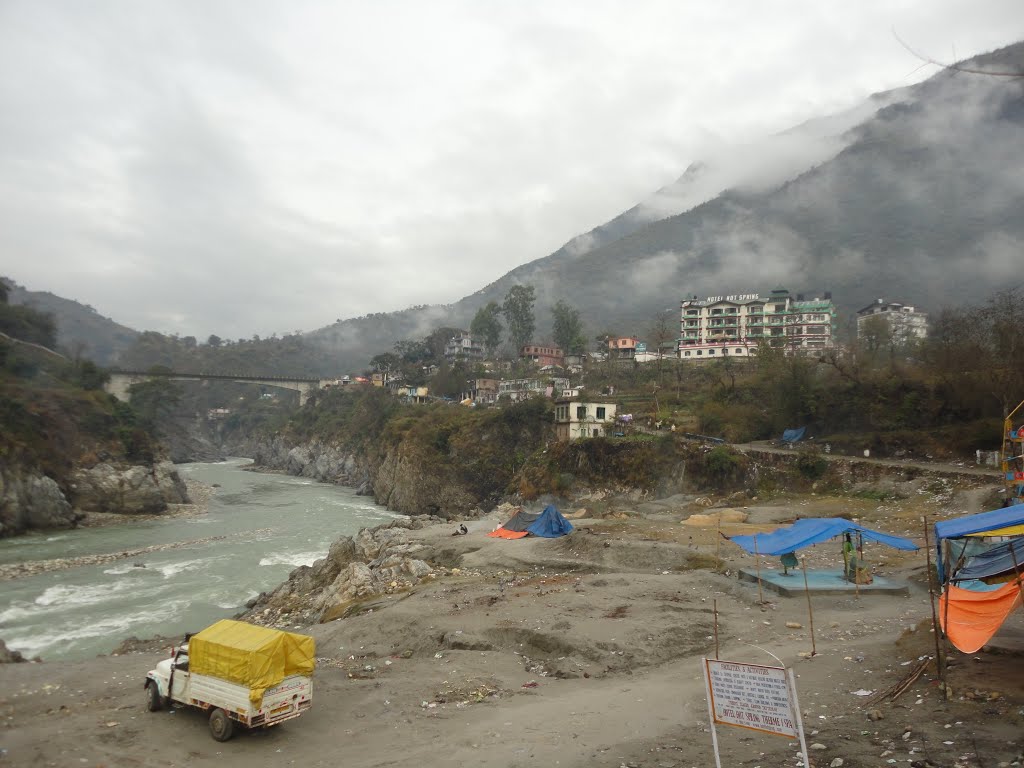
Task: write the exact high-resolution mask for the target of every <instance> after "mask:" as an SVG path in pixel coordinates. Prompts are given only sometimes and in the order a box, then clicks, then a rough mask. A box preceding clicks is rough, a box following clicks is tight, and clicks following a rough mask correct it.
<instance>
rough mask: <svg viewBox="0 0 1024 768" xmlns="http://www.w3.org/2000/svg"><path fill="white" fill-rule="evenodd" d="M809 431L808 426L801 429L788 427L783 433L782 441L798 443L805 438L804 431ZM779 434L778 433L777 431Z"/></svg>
mask: <svg viewBox="0 0 1024 768" xmlns="http://www.w3.org/2000/svg"><path fill="white" fill-rule="evenodd" d="M806 431H807V427H800V428H799V429H787V430H785V431H783V433H782V442H784V443H796V442H798V441H800V440H802V439H803V437H804V432H806ZM776 434H778V433H776Z"/></svg>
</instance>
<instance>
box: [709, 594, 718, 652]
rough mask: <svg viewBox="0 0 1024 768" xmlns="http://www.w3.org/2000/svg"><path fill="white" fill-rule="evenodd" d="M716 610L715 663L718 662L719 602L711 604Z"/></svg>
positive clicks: (714, 601)
mask: <svg viewBox="0 0 1024 768" xmlns="http://www.w3.org/2000/svg"><path fill="white" fill-rule="evenodd" d="M711 604H712V605H713V606H714V609H715V661H718V600H713V601H712V603H711Z"/></svg>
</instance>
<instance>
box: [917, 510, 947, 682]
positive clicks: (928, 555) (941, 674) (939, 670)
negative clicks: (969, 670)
mask: <svg viewBox="0 0 1024 768" xmlns="http://www.w3.org/2000/svg"><path fill="white" fill-rule="evenodd" d="M921 519H922V520H923V521H924V551H925V559H926V560H927V563H928V602H929V603H931V606H932V633H933V634H934V635H935V672H936V674H937V675H938V678H939V682H940V683H942V700H943V701H946V700H947V699H948V694H947V693H946V691H947V688H946V670H945V665H944V664H943V663H942V653H941V652H940V649H939V618H938V616H937V615H936V613H935V588H934V586H933V584H934V581H933V579H936V578H937V576H936V574H935V573H933V572H932V547H931V544H930V543H929V542H928V515H925V516H924V517H923V518H921Z"/></svg>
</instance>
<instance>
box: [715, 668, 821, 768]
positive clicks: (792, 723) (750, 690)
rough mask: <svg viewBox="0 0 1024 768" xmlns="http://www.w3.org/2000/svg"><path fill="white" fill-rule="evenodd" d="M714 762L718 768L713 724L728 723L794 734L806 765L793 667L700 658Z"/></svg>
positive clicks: (716, 738) (776, 733) (718, 759)
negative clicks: (705, 687) (798, 741)
mask: <svg viewBox="0 0 1024 768" xmlns="http://www.w3.org/2000/svg"><path fill="white" fill-rule="evenodd" d="M704 681H705V683H706V685H707V693H708V712H709V713H710V715H711V740H712V743H713V744H714V748H715V764H716V765H717V766H718V768H721V766H722V763H721V760H720V758H719V755H718V733H717V731H716V729H715V726H716V725H732V726H735V727H738V728H747V729H749V730H752V731H760V732H762V733H769V734H773V735H776V736H785V737H787V738H794V737H798V738H799V739H800V749H801V750H802V751H803V757H804V765H805V766H809V765H810V761H809V757H808V754H807V742H806V741H805V740H804V729H803V722H802V719H801V717H800V705H799V702H798V701H797V697H796V683H795V681H794V679H793V671H792V670H786V669H785V668H784V667H766V666H762V665H760V664H746V663H743V662H735V661H719V660H716V659H704Z"/></svg>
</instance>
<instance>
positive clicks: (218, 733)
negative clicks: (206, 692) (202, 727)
mask: <svg viewBox="0 0 1024 768" xmlns="http://www.w3.org/2000/svg"><path fill="white" fill-rule="evenodd" d="M234 733H235V723H234V721H233V720H232V719H231V718H230V717H228V713H227V712H225V711H224V710H223V709H215V710H213V712H211V713H210V735H211V736H213V739H214V741H227V740H228V739H230V738H231V737H232V736H233V735H234Z"/></svg>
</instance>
